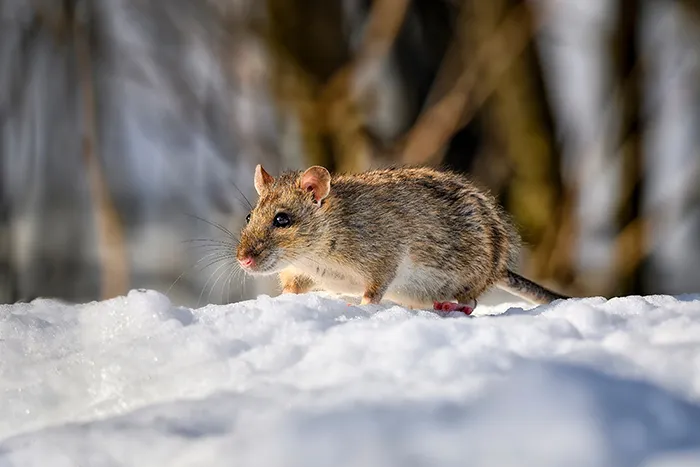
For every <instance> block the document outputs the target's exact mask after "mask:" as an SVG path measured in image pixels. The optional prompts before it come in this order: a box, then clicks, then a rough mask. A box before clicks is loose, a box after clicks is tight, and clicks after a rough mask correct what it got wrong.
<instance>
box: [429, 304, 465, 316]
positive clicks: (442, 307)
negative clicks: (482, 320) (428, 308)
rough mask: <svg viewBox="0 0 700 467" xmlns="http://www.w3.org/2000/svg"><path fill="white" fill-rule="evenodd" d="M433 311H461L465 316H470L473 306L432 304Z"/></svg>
mask: <svg viewBox="0 0 700 467" xmlns="http://www.w3.org/2000/svg"><path fill="white" fill-rule="evenodd" d="M433 309H434V310H438V311H461V312H462V313H464V314H465V315H471V314H472V311H474V306H472V305H467V304H464V303H454V302H433Z"/></svg>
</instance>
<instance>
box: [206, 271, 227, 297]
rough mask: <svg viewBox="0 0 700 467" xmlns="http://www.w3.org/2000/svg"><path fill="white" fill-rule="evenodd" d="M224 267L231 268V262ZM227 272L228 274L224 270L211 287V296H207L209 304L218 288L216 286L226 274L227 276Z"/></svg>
mask: <svg viewBox="0 0 700 467" xmlns="http://www.w3.org/2000/svg"><path fill="white" fill-rule="evenodd" d="M224 266H231V262H230V261H227V262H226V263H224ZM226 272H227V270H226V269H224V270H223V271H222V272H221V274H219V277H218V278H217V279H216V280H215V281H214V283H213V284H212V285H211V288H210V289H209V295H208V296H207V301H208V302H209V303H211V294H212V292H214V288H216V284H218V283H219V281H220V280H221V278H222V277H224V274H226Z"/></svg>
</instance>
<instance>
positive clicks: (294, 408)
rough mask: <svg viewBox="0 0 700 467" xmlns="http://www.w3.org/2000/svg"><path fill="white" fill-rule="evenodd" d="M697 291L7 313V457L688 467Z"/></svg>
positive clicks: (139, 305) (166, 304) (37, 306)
mask: <svg viewBox="0 0 700 467" xmlns="http://www.w3.org/2000/svg"><path fill="white" fill-rule="evenodd" d="M699 402H700V296H684V297H675V298H674V297H669V296H651V297H627V298H620V299H613V300H609V301H606V300H604V299H602V298H589V299H576V300H569V301H566V302H559V303H556V304H552V305H549V306H543V307H538V308H531V309H528V307H525V306H523V304H513V303H510V304H509V303H504V304H500V305H496V306H485V305H480V307H479V308H477V313H476V316H473V317H466V316H464V315H461V314H459V313H453V314H450V315H448V316H445V315H438V314H436V313H433V312H428V311H416V310H405V309H402V308H400V307H397V306H392V305H391V304H387V305H382V306H364V307H361V306H357V305H349V304H348V302H347V301H346V300H343V299H338V298H334V297H331V296H326V295H320V294H308V295H302V296H280V297H275V298H271V297H268V296H261V297H259V298H258V299H256V300H252V301H246V302H240V303H236V304H232V305H225V306H222V305H217V306H214V305H211V306H207V307H203V308H200V309H196V310H193V309H188V308H181V307H177V306H174V305H172V304H171V303H170V301H169V300H168V299H167V298H166V297H165V296H163V295H161V294H159V293H156V292H153V291H132V292H131V293H129V295H128V296H126V297H120V298H117V299H114V300H109V301H105V302H99V303H90V304H84V305H78V306H75V305H68V304H62V303H60V302H56V301H49V300H36V301H34V302H32V303H30V304H17V305H7V306H2V307H0V467H6V466H52V467H54V466H55V467H61V466H117V465H129V466H214V465H222V466H223V465H226V466H230V465H236V466H238V465H240V466H264V467H275V466H300V467H302V466H303V467H314V466H394V465H395V466H422V465H426V466H428V465H430V466H458V465H459V466H489V467H493V466H537V467H542V466H557V467H559V466H566V467H578V466H611V467H613V466H614V467H624V466H633V465H644V466H647V467H671V466H676V467H681V466H683V467H685V466H688V467H689V466H691V465H692V466H697V465H700V405H698V403H699Z"/></svg>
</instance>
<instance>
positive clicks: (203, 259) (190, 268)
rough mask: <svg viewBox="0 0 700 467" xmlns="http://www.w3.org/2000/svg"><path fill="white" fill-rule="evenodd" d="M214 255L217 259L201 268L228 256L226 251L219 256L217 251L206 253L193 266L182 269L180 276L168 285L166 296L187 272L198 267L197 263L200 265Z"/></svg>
mask: <svg viewBox="0 0 700 467" xmlns="http://www.w3.org/2000/svg"><path fill="white" fill-rule="evenodd" d="M212 257H213V258H215V259H216V260H215V261H213V262H212V263H210V264H208V265H206V266H204V267H203V268H202V269H201V270H204V269H206V268H208V267H209V266H211V265H213V264H216V263H217V261H219V260H220V259H221V258H225V257H226V253H225V252H221V254H218V256H217V253H216V252H214V253H209V254H206V255H204V256H203V257H202V258H200V259H198V260H197V261H195V263H194V264H193V265H192V266H190V267H188V268H185V270H184V271H182V273H180V275H179V276H177V278H176V279H175V280H174V281H173V283H172V284H170V287H168V289H167V290H166V291H165V296H169V294H170V292H171V291H172V289H173V287H175V284H177V283H178V282H179V281H180V279H182V278H183V277H184V276H185V274H187V273H188V272H189V271H190V270H192V269H196V268H197V265H198V264H199V263H201V262H202V261H205V260H207V259H211V258H212Z"/></svg>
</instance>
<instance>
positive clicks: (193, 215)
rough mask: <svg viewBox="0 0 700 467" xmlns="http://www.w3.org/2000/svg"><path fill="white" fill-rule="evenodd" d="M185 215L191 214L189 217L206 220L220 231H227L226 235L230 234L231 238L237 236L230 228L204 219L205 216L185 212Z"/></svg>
mask: <svg viewBox="0 0 700 467" xmlns="http://www.w3.org/2000/svg"><path fill="white" fill-rule="evenodd" d="M185 215H186V216H189V217H193V218H195V219H199V220H200V221H202V222H206V223H207V224H209V225H211V226H212V227H215V228H217V229H219V230H220V231H222V232H223V233H225V234H226V235H228V236H229V237H231V238H235V237H236V235H235V234H234V233H233V232H231V231H230V230H229V229H227V228H226V227H224V226H223V225H221V224H218V223H216V222H213V221H209V220H207V219H204V218H203V217H199V216H197V215H195V214H188V213H185Z"/></svg>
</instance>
